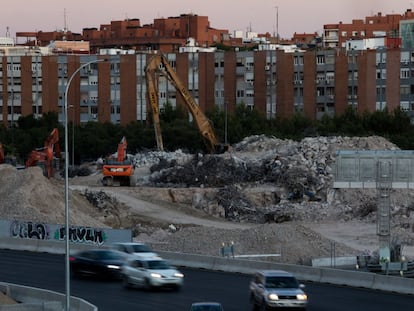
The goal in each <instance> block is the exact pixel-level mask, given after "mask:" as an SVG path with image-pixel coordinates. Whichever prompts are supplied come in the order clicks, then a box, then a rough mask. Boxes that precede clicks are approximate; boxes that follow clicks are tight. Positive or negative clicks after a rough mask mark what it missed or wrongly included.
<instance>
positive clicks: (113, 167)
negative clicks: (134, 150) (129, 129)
mask: <svg viewBox="0 0 414 311" xmlns="http://www.w3.org/2000/svg"><path fill="white" fill-rule="evenodd" d="M127 146H128V144H127V140H126V138H125V136H124V137H122V139H121V141H120V142H119V144H118V151H117V153H116V156H114V155H112V156H110V157H107V158H106V159H105V163H104V165H103V166H102V174H103V178H102V184H103V185H104V186H135V177H134V165H133V164H132V162H131V160H129V159H128V156H127Z"/></svg>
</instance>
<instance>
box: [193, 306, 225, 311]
mask: <svg viewBox="0 0 414 311" xmlns="http://www.w3.org/2000/svg"><path fill="white" fill-rule="evenodd" d="M191 311H223V309H222V307H221V306H219V305H200V306H192V307H191Z"/></svg>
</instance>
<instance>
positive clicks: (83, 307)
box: [0, 282, 98, 311]
mask: <svg viewBox="0 0 414 311" xmlns="http://www.w3.org/2000/svg"><path fill="white" fill-rule="evenodd" d="M0 291H1V292H3V293H5V294H6V295H7V296H9V297H11V298H13V299H14V300H15V301H17V302H19V303H18V304H13V305H0V311H62V310H63V309H64V308H65V305H66V296H65V295H64V294H61V293H57V292H54V291H50V290H46V289H40V288H35V287H30V286H23V285H17V284H10V283H4V282H0ZM70 303H71V310H77V311H97V310H98V308H97V307H96V306H94V305H93V304H91V303H89V302H87V301H86V300H83V299H81V298H77V297H71V299H70Z"/></svg>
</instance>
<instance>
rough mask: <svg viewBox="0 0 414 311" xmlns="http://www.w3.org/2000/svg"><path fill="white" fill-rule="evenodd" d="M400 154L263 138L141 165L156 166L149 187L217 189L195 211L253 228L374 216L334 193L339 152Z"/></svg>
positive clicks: (202, 195)
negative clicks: (253, 225)
mask: <svg viewBox="0 0 414 311" xmlns="http://www.w3.org/2000/svg"><path fill="white" fill-rule="evenodd" d="M396 149H398V148H397V147H396V146H395V145H394V144H392V143H390V142H389V141H387V140H386V139H384V138H382V137H378V136H371V137H356V138H350V137H310V138H305V139H303V140H302V141H300V142H296V141H293V140H282V139H278V138H275V137H268V136H265V135H257V136H251V137H247V138H245V139H244V140H243V141H241V142H240V143H238V144H235V145H234V146H232V150H231V151H230V152H229V153H226V154H207V155H202V154H196V155H187V154H184V153H182V152H181V151H180V152H178V153H173V154H171V153H158V154H154V153H152V154H150V155H148V154H147V155H146V156H143V155H142V154H141V155H139V161H137V162H143V159H145V163H146V164H147V165H148V164H150V163H151V161H152V163H155V164H153V165H152V166H151V169H150V171H151V175H150V177H149V178H148V179H146V181H145V182H146V184H147V185H149V186H154V187H169V188H174V187H176V188H183V187H195V188H199V189H204V188H214V189H216V190H215V192H214V195H212V194H211V192H205V191H201V190H200V191H197V190H195V194H194V196H196V197H195V198H194V200H193V202H195V203H194V204H193V205H194V207H196V208H198V209H202V210H204V211H205V212H207V213H209V214H212V215H214V216H217V217H223V218H225V219H227V220H231V221H236V222H253V223H266V222H284V221H290V220H312V221H317V220H320V219H321V218H326V217H329V215H330V216H331V217H338V215H341V217H345V218H346V217H351V218H352V217H354V216H358V215H359V216H360V217H363V216H362V215H364V213H365V214H366V211H369V212H373V211H372V209H371V210H369V209H367V208H366V206H369V205H366V204H365V206H361V208H360V207H359V204H360V203H363V202H365V203H366V201H365V200H359V199H358V198H350V197H348V198H347V197H344V198H343V199H344V200H345V201H347V199H350V201H352V202H347V203H349V205H347V204H343V203H344V202H342V200H338V199H337V198H338V196H337V193H339V195H341V194H342V193H346V191H342V190H338V191H336V192H335V191H334V189H332V184H333V178H334V175H333V174H334V169H335V168H334V163H335V155H336V152H337V151H339V150H396ZM157 157H158V160H154V159H157ZM265 188H267V191H263V190H264V189H265ZM258 189H260V191H259V190H258ZM374 196H375V193H374V192H372V196H367V200H368V201H370V202H372V201H374V202H375V198H374ZM316 202H317V204H316ZM364 209H365V212H364ZM349 214H352V215H349ZM365 216H367V215H365Z"/></svg>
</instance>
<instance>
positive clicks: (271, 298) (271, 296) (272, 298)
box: [267, 294, 279, 300]
mask: <svg viewBox="0 0 414 311" xmlns="http://www.w3.org/2000/svg"><path fill="white" fill-rule="evenodd" d="M267 298H269V300H279V296H278V295H276V294H269V295H268V296H267Z"/></svg>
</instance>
